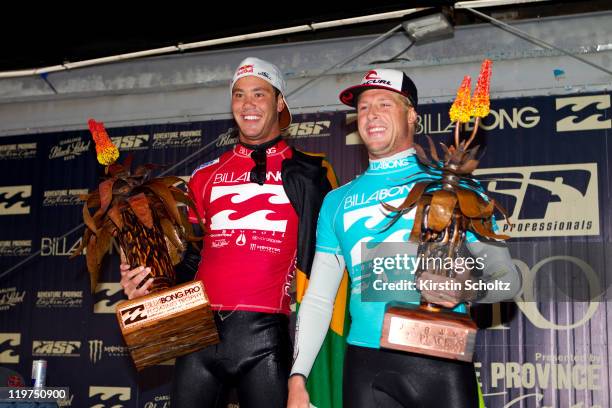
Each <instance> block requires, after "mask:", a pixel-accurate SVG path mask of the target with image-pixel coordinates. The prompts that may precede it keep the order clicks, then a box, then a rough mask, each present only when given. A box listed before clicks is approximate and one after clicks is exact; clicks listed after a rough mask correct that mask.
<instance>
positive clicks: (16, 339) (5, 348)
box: [0, 333, 21, 364]
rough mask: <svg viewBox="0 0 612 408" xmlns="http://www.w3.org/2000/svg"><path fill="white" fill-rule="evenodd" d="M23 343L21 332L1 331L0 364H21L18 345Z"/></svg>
mask: <svg viewBox="0 0 612 408" xmlns="http://www.w3.org/2000/svg"><path fill="white" fill-rule="evenodd" d="M20 345H21V333H0V364H19V354H17V352H16V347H19V346H20Z"/></svg>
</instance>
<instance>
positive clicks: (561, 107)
mask: <svg viewBox="0 0 612 408" xmlns="http://www.w3.org/2000/svg"><path fill="white" fill-rule="evenodd" d="M610 106H611V104H610V95H588V96H571V97H566V98H557V99H556V100H555V107H556V109H557V112H558V113H559V115H560V116H561V115H562V118H561V119H559V120H557V132H575V131H581V130H598V129H612V119H606V118H609V117H610V111H609V109H610Z"/></svg>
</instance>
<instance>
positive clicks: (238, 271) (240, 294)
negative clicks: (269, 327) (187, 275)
mask: <svg viewBox="0 0 612 408" xmlns="http://www.w3.org/2000/svg"><path fill="white" fill-rule="evenodd" d="M251 152H252V150H250V149H248V148H246V147H244V146H242V145H240V144H237V145H236V146H235V147H234V148H233V149H232V150H231V151H228V152H226V153H224V154H223V155H221V157H219V158H218V159H215V160H213V161H211V162H209V163H206V164H204V165H202V166H200V167H199V168H198V169H196V170H195V172H194V173H193V175H192V176H191V180H190V181H189V187H190V188H191V190H192V192H193V194H194V197H193V198H194V202H195V205H196V208H197V210H198V212H199V214H200V216H201V217H202V219H203V220H204V225H205V226H206V229H207V231H208V233H206V234H205V235H204V244H203V248H202V253H201V254H202V260H201V262H200V265H199V268H198V273H197V278H198V279H201V280H202V282H204V286H205V287H206V291H207V293H208V296H209V297H210V301H211V304H212V306H213V308H214V309H215V310H246V311H256V312H266V313H285V314H289V312H290V311H289V304H290V297H289V286H290V284H291V280H292V279H293V276H294V272H295V260H296V253H297V249H296V248H297V225H298V218H297V215H296V213H295V210H294V209H293V206H292V205H291V203H290V202H289V199H288V198H287V194H286V193H285V190H284V188H283V183H282V180H281V164H282V161H283V160H284V159H286V158H289V157H291V154H292V150H291V148H290V147H289V146H288V145H287V144H286V143H285V142H284V141H282V140H281V141H280V142H279V143H277V144H276V145H274V146H272V147H270V148H269V149H268V150H267V151H266V153H267V166H266V182H265V183H264V184H263V185H259V184H257V183H252V182H250V172H251V169H252V168H253V167H254V166H255V162H254V161H253V159H251V156H250V154H251ZM189 220H190V221H191V222H192V223H197V218H196V217H195V214H193V213H192V212H190V214H189Z"/></svg>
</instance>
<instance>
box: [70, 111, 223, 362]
mask: <svg viewBox="0 0 612 408" xmlns="http://www.w3.org/2000/svg"><path fill="white" fill-rule="evenodd" d="M89 129H90V131H91V133H92V136H93V138H94V141H95V143H96V152H97V156H98V161H99V162H100V164H102V165H104V166H106V167H105V177H104V179H103V181H102V182H101V183H100V185H99V186H98V189H97V190H95V191H93V192H91V193H90V194H88V195H87V196H84V197H82V198H83V199H84V200H85V205H84V206H83V220H84V222H85V226H86V228H85V232H84V234H83V240H82V242H81V245H80V247H79V248H78V250H77V252H76V253H75V255H77V254H79V253H81V252H83V251H85V254H86V259H87V269H88V270H89V273H90V279H91V290H92V292H93V291H94V290H95V288H96V285H97V282H98V276H99V271H100V266H101V263H102V259H103V257H104V255H105V254H106V252H107V251H108V250H109V248H110V246H111V241H112V239H113V238H114V239H115V240H116V241H117V242H118V243H119V246H120V248H121V252H122V253H123V256H124V257H125V260H124V261H125V262H126V263H128V264H129V265H132V266H137V265H145V266H148V267H149V268H150V269H151V273H150V275H151V277H152V278H153V284H152V285H151V287H150V292H151V293H149V294H148V295H146V296H142V297H140V298H136V299H132V300H127V301H124V302H122V303H120V304H119V305H118V306H117V310H116V314H117V320H118V321H119V326H120V328H121V332H122V335H123V338H124V340H125V342H126V344H127V346H128V349H129V351H130V354H131V356H132V359H133V360H134V363H135V365H136V368H137V369H138V370H141V369H143V368H145V367H148V366H151V365H155V364H159V363H161V362H164V361H166V360H170V359H172V358H175V357H178V356H181V355H184V354H187V353H190V352H192V351H195V350H199V349H201V348H203V347H205V346H207V345H210V344H215V343H218V342H219V336H218V334H217V330H216V327H215V323H214V318H213V314H212V311H211V308H210V302H209V300H208V297H207V295H206V292H205V290H204V286H203V285H202V282H200V281H192V282H188V283H184V284H181V285H178V286H174V285H175V272H174V265H175V264H177V263H178V262H179V261H180V254H181V253H182V252H183V251H184V250H185V249H186V245H193V241H196V240H197V238H195V237H193V236H190V234H189V231H191V225H190V223H189V221H188V220H187V218H186V216H185V214H184V213H183V212H181V211H180V210H179V208H178V203H182V204H184V205H186V206H188V207H190V208H193V209H195V206H194V204H193V202H192V200H191V199H190V198H189V195H188V194H187V193H185V192H184V191H183V190H182V189H180V188H179V187H178V186H179V185H180V184H185V182H184V181H183V180H182V179H180V178H178V177H173V176H166V177H159V178H151V172H152V171H153V170H154V169H155V168H157V167H158V166H155V165H151V164H146V165H142V166H139V167H137V168H136V169H135V170H134V171H132V169H131V156H128V157H127V158H126V159H125V160H124V162H123V163H122V164H119V163H116V160H117V159H118V157H119V151H118V149H117V147H116V146H114V145H113V143H112V142H111V140H110V138H109V137H108V134H107V132H106V130H105V129H104V125H103V123H101V122H96V121H94V120H93V119H90V120H89ZM187 188H188V187H187ZM90 209H95V212H94V214H93V215H92V213H91V212H90ZM187 241H192V242H187ZM145 281H146V279H145ZM143 282H144V281H143Z"/></svg>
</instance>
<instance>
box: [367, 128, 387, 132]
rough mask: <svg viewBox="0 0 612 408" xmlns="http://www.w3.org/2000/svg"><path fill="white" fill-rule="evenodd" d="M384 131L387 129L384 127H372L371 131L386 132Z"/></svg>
mask: <svg viewBox="0 0 612 408" xmlns="http://www.w3.org/2000/svg"><path fill="white" fill-rule="evenodd" d="M384 131H385V128H384V127H375V128H370V133H379V132H384Z"/></svg>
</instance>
